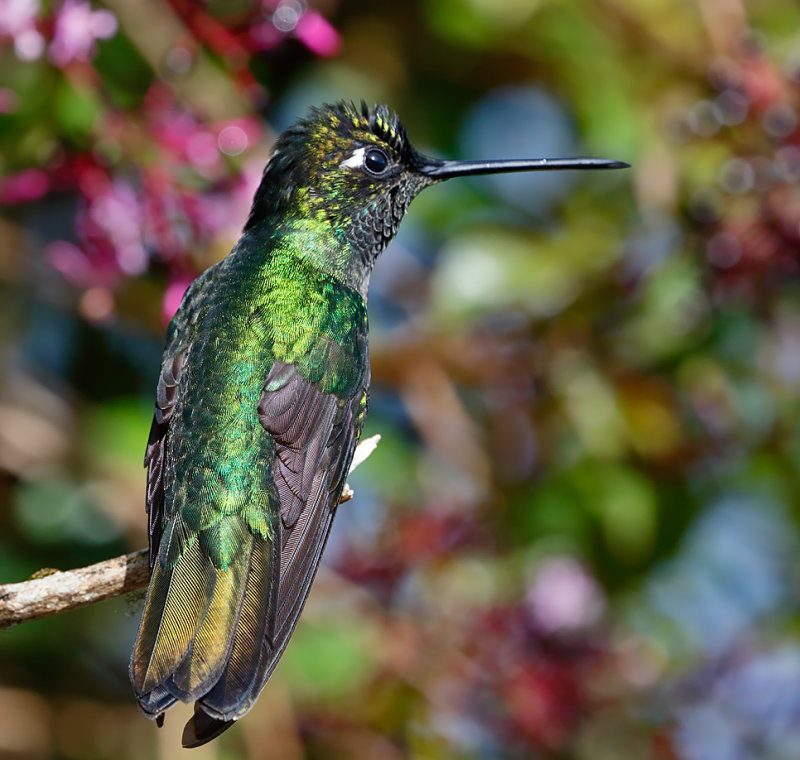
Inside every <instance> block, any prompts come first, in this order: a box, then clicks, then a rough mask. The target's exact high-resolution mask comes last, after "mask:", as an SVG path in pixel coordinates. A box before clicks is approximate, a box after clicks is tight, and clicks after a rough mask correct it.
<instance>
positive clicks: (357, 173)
mask: <svg viewBox="0 0 800 760" xmlns="http://www.w3.org/2000/svg"><path fill="white" fill-rule="evenodd" d="M423 163H425V159H423V158H422V157H421V156H420V155H419V154H418V153H417V152H416V151H415V150H414V149H413V148H412V147H411V144H410V143H409V141H408V136H407V135H406V130H405V128H404V127H403V125H402V123H401V122H400V119H398V118H397V116H396V115H395V114H393V113H392V112H391V111H390V110H389V108H387V107H386V106H383V105H381V106H376V107H375V108H371V109H370V108H368V107H367V105H366V103H362V104H361V108H357V107H356V106H355V105H353V104H351V103H337V104H335V105H326V106H323V107H321V108H314V109H312V111H311V113H310V115H309V116H308V117H306V118H304V119H301V120H300V121H298V122H297V123H296V124H294V125H293V126H291V127H289V129H287V130H286V131H285V132H284V133H283V134H282V135H281V136H280V137H279V138H278V140H277V142H276V144H275V150H274V151H273V154H272V157H271V159H270V161H269V163H268V164H267V168H266V169H265V170H264V178H263V180H262V183H261V186H260V187H259V189H258V192H257V193H256V197H255V201H254V204H253V210H252V212H251V215H250V220H249V221H248V226H250V225H251V224H255V223H257V221H258V219H260V218H263V216H264V215H265V214H269V213H271V212H272V213H275V212H278V213H281V214H283V215H289V216H292V215H298V216H300V217H302V218H304V219H313V220H316V221H319V222H324V223H328V224H330V225H331V226H332V227H333V228H334V229H335V230H336V232H338V233H340V234H343V235H345V236H346V237H347V238H348V239H349V240H350V241H351V242H352V243H353V244H354V246H355V247H356V248H357V249H358V250H359V251H360V252H361V253H362V258H364V259H365V260H373V259H374V257H375V256H377V254H378V253H380V252H381V251H382V250H383V249H384V248H385V247H386V245H387V244H388V242H389V241H390V240H391V239H392V237H394V234H395V233H396V232H397V227H398V225H399V224H400V220H401V219H402V218H403V215H404V214H405V212H406V209H407V208H408V204H409V203H410V202H411V200H412V199H413V198H414V197H415V196H416V195H417V193H419V191H420V190H421V189H422V188H423V187H425V186H426V185H429V184H431V183H433V182H435V181H436V180H435V179H434V178H431V177H428V176H426V175H425V174H423V173H421V172H420V171H418V167H419V166H421V165H422V164H423Z"/></svg>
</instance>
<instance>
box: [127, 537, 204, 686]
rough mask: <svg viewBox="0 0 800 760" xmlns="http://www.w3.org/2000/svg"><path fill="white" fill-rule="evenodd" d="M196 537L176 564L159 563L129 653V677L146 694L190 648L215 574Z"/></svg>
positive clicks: (167, 674)
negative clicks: (137, 631)
mask: <svg viewBox="0 0 800 760" xmlns="http://www.w3.org/2000/svg"><path fill="white" fill-rule="evenodd" d="M213 570H214V568H213V565H212V564H211V560H209V559H208V557H205V556H203V554H202V552H201V551H200V545H199V542H198V541H192V542H189V543H188V544H187V546H186V548H185V551H184V553H183V555H182V556H181V557H180V559H179V560H178V562H177V563H176V565H175V567H174V568H173V569H172V570H171V571H170V569H169V568H167V567H164V566H162V565H161V563H160V562H156V563H155V565H154V566H153V575H152V578H151V579H150V588H149V590H148V592H147V599H146V601H145V606H144V614H143V615H142V623H141V625H140V627H139V636H138V638H137V639H136V645H135V647H134V650H133V655H132V657H131V681H132V683H133V686H134V689H135V690H136V693H137V694H139V695H142V696H143V695H145V694H147V693H148V692H150V691H152V690H153V689H155V688H156V687H158V686H159V685H160V684H162V683H163V682H164V680H165V679H166V678H167V677H168V676H169V674H170V673H171V672H172V671H173V670H174V669H175V667H176V665H177V664H178V663H180V662H181V661H182V660H183V658H184V656H185V655H186V653H187V652H188V651H189V649H190V647H191V644H192V641H193V640H194V637H195V633H196V631H197V629H198V627H199V626H200V623H201V621H202V618H203V613H204V612H205V609H206V605H207V600H208V599H209V598H210V597H211V596H212V594H213V591H214V585H215V582H216V576H215V573H214V572H213Z"/></svg>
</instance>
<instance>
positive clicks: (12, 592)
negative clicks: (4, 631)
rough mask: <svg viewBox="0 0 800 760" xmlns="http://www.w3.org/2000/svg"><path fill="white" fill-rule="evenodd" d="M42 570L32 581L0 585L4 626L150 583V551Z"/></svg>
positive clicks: (1, 623) (0, 624)
mask: <svg viewBox="0 0 800 760" xmlns="http://www.w3.org/2000/svg"><path fill="white" fill-rule="evenodd" d="M46 572H47V571H42V570H40V571H39V572H38V573H37V574H36V575H37V576H39V577H34V578H33V579H32V580H29V581H23V582H22V583H6V584H5V585H3V586H0V628H6V627H7V626H10V625H16V624H17V623H23V622H25V621H26V620H36V619H38V618H42V617H46V616H47V615H55V614H56V613H57V612H63V611H64V610H71V609H74V608H76V607H83V606H85V605H87V604H94V603H95V602H102V601H103V600H104V599H110V598H111V597H113V596H119V595H120V594H126V593H128V592H129V591H135V590H136V589H138V588H142V587H143V586H146V585H147V581H148V580H149V579H150V568H149V566H148V564H147V550H146V549H142V550H140V551H138V552H134V553H133V554H123V555H122V556H121V557H114V559H107V560H105V561H104V562H98V563H97V564H96V565H89V566H88V567H80V568H78V569H77V570H67V571H66V572H63V573H62V572H59V571H57V570H56V571H52V572H50V573H49V574H44V573H46Z"/></svg>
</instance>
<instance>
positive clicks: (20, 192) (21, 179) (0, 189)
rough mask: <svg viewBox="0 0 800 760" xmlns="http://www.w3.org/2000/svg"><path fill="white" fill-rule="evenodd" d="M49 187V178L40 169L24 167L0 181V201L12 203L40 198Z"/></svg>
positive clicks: (5, 203) (7, 203)
mask: <svg viewBox="0 0 800 760" xmlns="http://www.w3.org/2000/svg"><path fill="white" fill-rule="evenodd" d="M49 189H50V179H49V178H48V176H47V174H46V173H45V172H44V171H42V170H41V169H24V170H23V171H21V172H19V173H17V174H12V175H11V176H9V177H6V178H5V179H3V180H2V182H0V203H2V204H4V205H13V204H15V203H28V202H30V201H35V200H38V199H39V198H41V197H42V196H43V195H44V194H45V193H46V192H47V191H48V190H49Z"/></svg>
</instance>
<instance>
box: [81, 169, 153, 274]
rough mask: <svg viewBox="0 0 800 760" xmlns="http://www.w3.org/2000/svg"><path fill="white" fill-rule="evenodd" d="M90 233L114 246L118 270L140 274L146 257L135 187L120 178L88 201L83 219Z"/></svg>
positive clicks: (140, 213) (146, 260)
mask: <svg viewBox="0 0 800 760" xmlns="http://www.w3.org/2000/svg"><path fill="white" fill-rule="evenodd" d="M85 229H86V232H87V233H89V234H101V235H103V236H105V237H106V239H107V240H108V242H109V243H111V245H112V246H113V249H114V253H115V256H116V259H117V263H118V264H119V268H120V270H121V271H122V272H123V273H124V274H126V275H135V274H140V273H141V272H143V271H144V270H145V269H146V268H147V262H148V256H147V251H145V249H144V246H143V245H142V234H141V229H142V210H141V207H140V205H139V201H138V199H137V197H136V192H135V191H134V189H133V188H132V187H131V186H130V185H129V184H128V183H127V182H124V181H123V180H115V181H114V183H113V184H112V185H111V186H110V187H109V188H108V189H107V190H106V192H105V193H103V194H101V195H99V196H98V197H96V198H95V199H93V201H92V202H91V204H90V206H89V209H88V211H87V214H86V218H85Z"/></svg>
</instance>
